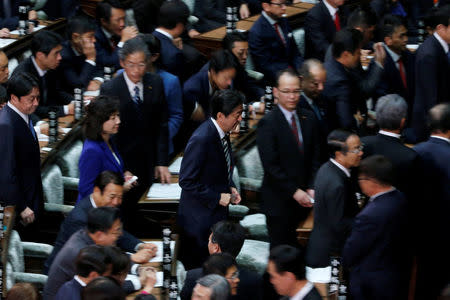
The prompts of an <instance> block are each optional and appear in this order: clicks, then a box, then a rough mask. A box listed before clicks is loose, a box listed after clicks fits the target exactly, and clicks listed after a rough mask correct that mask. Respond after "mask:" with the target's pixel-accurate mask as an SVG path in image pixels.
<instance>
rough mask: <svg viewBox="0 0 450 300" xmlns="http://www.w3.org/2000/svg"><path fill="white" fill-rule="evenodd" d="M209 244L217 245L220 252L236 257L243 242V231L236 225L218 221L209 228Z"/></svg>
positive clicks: (242, 228)
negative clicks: (210, 234)
mask: <svg viewBox="0 0 450 300" xmlns="http://www.w3.org/2000/svg"><path fill="white" fill-rule="evenodd" d="M211 233H212V236H211V242H213V243H215V244H219V247H220V249H221V251H222V252H226V253H229V254H231V255H232V256H233V257H237V256H238V254H239V252H240V251H241V248H242V245H244V241H245V229H244V227H242V226H241V225H240V224H238V223H233V222H231V221H220V222H217V223H216V224H214V225H213V226H212V228H211Z"/></svg>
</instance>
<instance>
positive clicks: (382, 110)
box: [376, 94, 408, 130]
mask: <svg viewBox="0 0 450 300" xmlns="http://www.w3.org/2000/svg"><path fill="white" fill-rule="evenodd" d="M407 112H408V104H406V101H405V99H403V98H402V97H401V96H399V95H397V94H390V95H386V96H383V97H381V98H379V99H378V102H377V105H376V113H377V123H378V126H380V128H382V129H389V130H396V129H400V125H401V121H402V119H403V118H406V114H407Z"/></svg>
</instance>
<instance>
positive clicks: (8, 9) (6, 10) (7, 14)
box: [3, 0, 11, 19]
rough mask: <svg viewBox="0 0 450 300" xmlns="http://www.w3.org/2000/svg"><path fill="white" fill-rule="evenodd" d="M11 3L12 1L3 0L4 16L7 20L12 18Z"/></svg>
mask: <svg viewBox="0 0 450 300" xmlns="http://www.w3.org/2000/svg"><path fill="white" fill-rule="evenodd" d="M10 2H11V1H10V0H3V16H4V17H5V19H7V18H10V17H11V3H10Z"/></svg>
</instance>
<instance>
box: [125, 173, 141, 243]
mask: <svg viewBox="0 0 450 300" xmlns="http://www.w3.org/2000/svg"><path fill="white" fill-rule="evenodd" d="M123 176H124V179H125V182H124V184H123V189H124V191H125V192H128V191H129V190H131V189H132V188H133V187H135V186H136V185H137V184H138V182H137V180H136V181H134V182H129V181H130V179H131V178H133V176H134V175H133V173H131V172H130V171H125V172H123ZM139 250H140V249H139Z"/></svg>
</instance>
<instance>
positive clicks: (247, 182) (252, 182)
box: [239, 177, 262, 192]
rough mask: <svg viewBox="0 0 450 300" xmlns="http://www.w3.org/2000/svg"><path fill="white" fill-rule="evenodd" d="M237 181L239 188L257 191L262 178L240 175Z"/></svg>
mask: <svg viewBox="0 0 450 300" xmlns="http://www.w3.org/2000/svg"><path fill="white" fill-rule="evenodd" d="M239 182H240V183H241V189H243V190H248V191H254V192H258V191H259V189H260V188H261V185H262V180H259V179H254V178H247V177H241V178H239Z"/></svg>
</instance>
